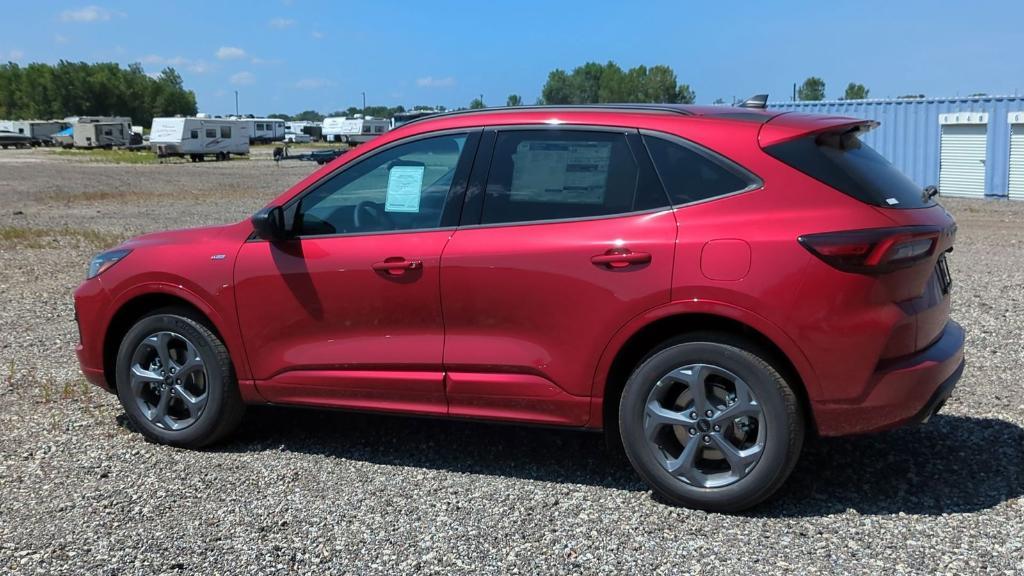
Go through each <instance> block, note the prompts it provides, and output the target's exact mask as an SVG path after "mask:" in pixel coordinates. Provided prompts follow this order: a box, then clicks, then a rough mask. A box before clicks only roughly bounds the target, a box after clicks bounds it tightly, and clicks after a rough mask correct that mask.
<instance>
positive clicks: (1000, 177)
mask: <svg viewBox="0 0 1024 576" xmlns="http://www.w3.org/2000/svg"><path fill="white" fill-rule="evenodd" d="M768 107H769V108H771V109H775V110H786V111H792V112H805V113H810V114H830V115H834V116H852V117H854V118H864V119H868V120H876V121H878V122H880V123H881V126H880V127H879V128H876V129H875V130H872V131H871V132H869V133H868V134H867V135H866V136H864V137H863V140H864V142H866V143H867V144H869V145H870V146H871V147H872V148H874V149H876V150H877V151H878V152H879V153H881V154H882V155H883V156H885V157H886V158H888V159H889V161H890V162H892V163H893V164H894V165H895V166H896V167H897V168H899V169H900V170H902V171H903V173H904V174H906V175H907V176H909V177H910V178H911V179H912V180H914V181H915V182H916V183H917V184H920V185H921V186H922V187H923V186H928V185H931V184H934V185H937V186H938V187H939V191H940V193H941V194H942V195H943V196H964V197H973V198H983V197H1002V198H1006V197H1009V198H1013V199H1018V200H1024V97H1019V96H976V97H965V98H914V99H909V98H908V99H879V100H824V101H820V102H769V103H768Z"/></svg>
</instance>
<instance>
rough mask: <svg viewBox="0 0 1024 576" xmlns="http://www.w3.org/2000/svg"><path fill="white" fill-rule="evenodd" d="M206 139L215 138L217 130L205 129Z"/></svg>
mask: <svg viewBox="0 0 1024 576" xmlns="http://www.w3.org/2000/svg"><path fill="white" fill-rule="evenodd" d="M206 137H207V138H216V137H217V129H216V128H207V129H206Z"/></svg>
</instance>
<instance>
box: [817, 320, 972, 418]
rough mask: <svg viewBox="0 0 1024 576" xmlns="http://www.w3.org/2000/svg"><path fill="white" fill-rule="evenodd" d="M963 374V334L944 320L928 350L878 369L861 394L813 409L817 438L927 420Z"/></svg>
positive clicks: (957, 326)
mask: <svg viewBox="0 0 1024 576" xmlns="http://www.w3.org/2000/svg"><path fill="white" fill-rule="evenodd" d="M963 370H964V330H963V328H961V327H960V325H959V324H957V323H956V322H953V321H949V322H948V323H947V324H946V327H945V329H943V332H942V335H941V336H940V337H939V339H938V340H937V341H936V342H935V343H933V344H932V345H931V346H929V347H928V348H925V349H924V350H922V351H920V352H918V353H916V354H914V355H912V356H910V357H907V358H902V359H899V360H896V361H893V362H886V363H883V364H881V365H879V367H878V369H877V370H876V371H875V373H874V374H872V376H871V382H870V383H869V385H868V387H867V390H868V392H867V394H866V395H865V396H863V397H861V398H857V399H855V400H852V401H844V402H841V403H816V404H814V406H813V409H814V417H815V420H816V422H817V425H818V432H819V434H821V435H822V436H845V435H850V434H864V433H870V432H880V431H882V430H888V429H891V428H897V427H899V426H903V425H905V424H911V423H915V422H924V421H927V420H928V418H930V417H931V416H932V415H933V414H934V413H935V412H937V411H938V410H939V409H940V408H941V407H942V405H943V404H944V403H945V401H946V400H947V399H948V398H949V396H950V395H951V394H952V392H953V388H954V387H955V386H956V383H957V381H959V380H960V376H961V375H962V374H963Z"/></svg>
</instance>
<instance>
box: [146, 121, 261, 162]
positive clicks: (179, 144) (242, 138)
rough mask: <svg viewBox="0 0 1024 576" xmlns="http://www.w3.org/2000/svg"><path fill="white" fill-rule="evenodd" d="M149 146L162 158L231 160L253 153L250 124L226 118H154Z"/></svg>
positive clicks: (199, 160)
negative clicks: (250, 143) (250, 146)
mask: <svg viewBox="0 0 1024 576" xmlns="http://www.w3.org/2000/svg"><path fill="white" fill-rule="evenodd" d="M149 144H150V146H152V148H153V151H154V152H156V155H157V156H158V157H160V158H167V157H169V156H181V157H185V156H187V157H188V158H189V159H191V160H192V161H193V162H202V161H203V159H205V158H206V157H207V156H213V157H214V158H216V159H217V160H227V159H228V158H230V157H231V155H232V154H235V155H239V156H241V155H245V154H248V153H249V122H248V121H246V120H227V119H224V118H153V127H152V128H151V129H150V131H149Z"/></svg>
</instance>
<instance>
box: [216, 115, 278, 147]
mask: <svg viewBox="0 0 1024 576" xmlns="http://www.w3.org/2000/svg"><path fill="white" fill-rule="evenodd" d="M228 118H230V119H231V120H240V121H242V122H246V123H247V124H248V126H249V142H251V143H252V144H266V143H268V142H281V141H282V140H284V133H285V128H284V120H278V119H277V118H251V117H245V116H228Z"/></svg>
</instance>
